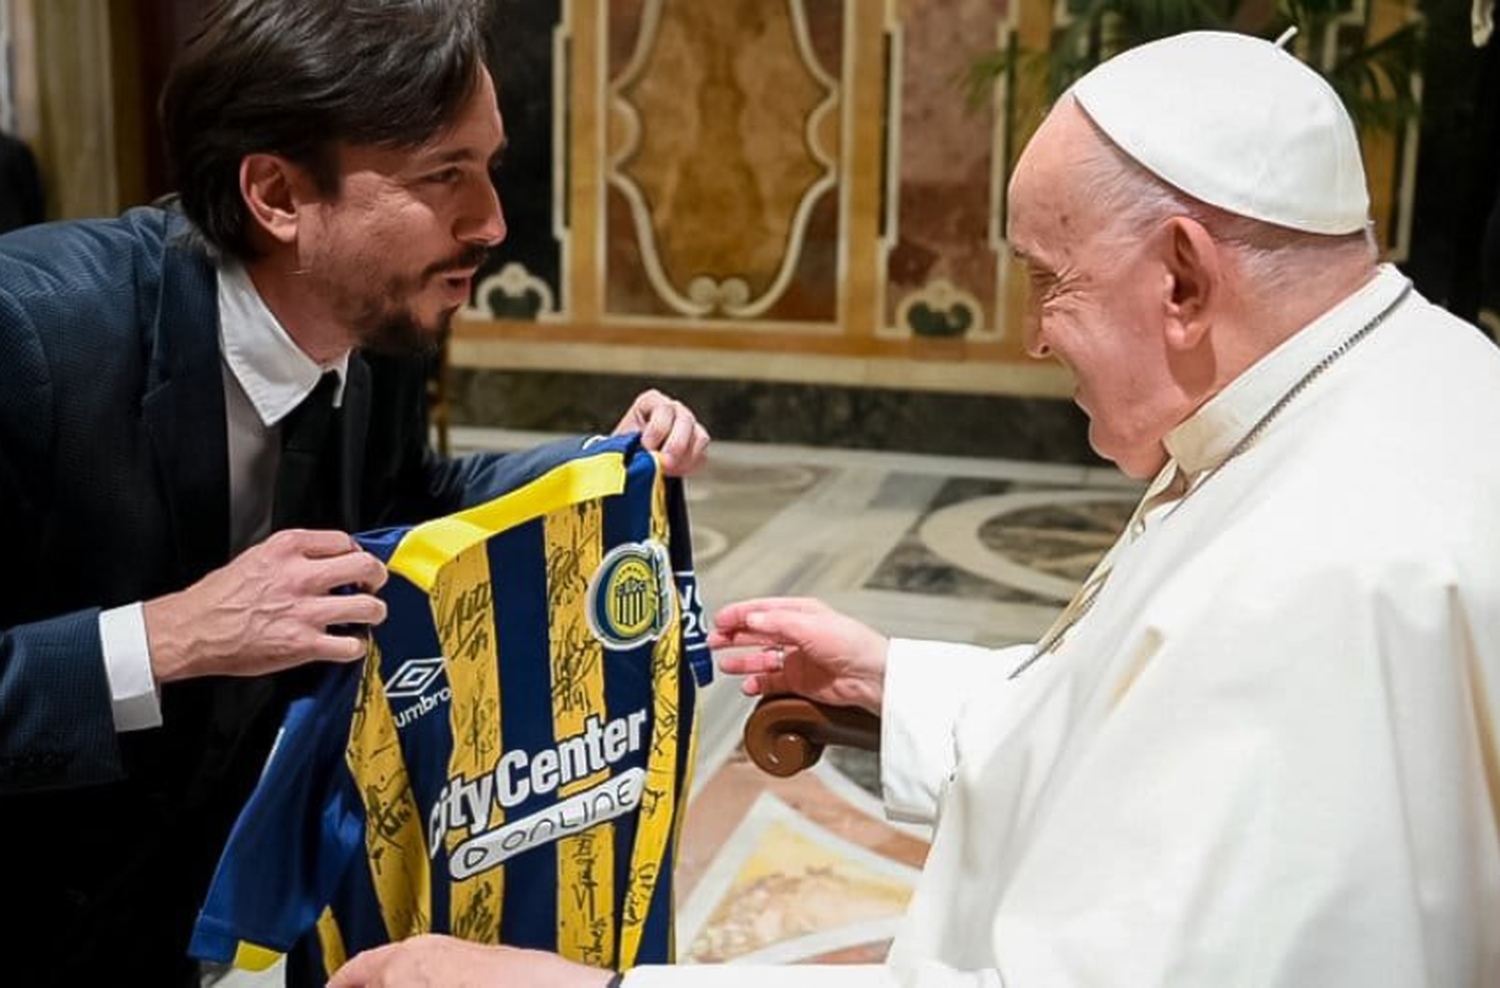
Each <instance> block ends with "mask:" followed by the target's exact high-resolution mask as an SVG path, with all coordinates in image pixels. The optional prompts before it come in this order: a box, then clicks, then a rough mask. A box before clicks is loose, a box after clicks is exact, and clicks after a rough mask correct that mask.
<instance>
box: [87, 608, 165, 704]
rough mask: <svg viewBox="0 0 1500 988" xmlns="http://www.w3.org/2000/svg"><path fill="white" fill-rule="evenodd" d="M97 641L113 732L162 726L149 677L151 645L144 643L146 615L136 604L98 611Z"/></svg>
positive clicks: (154, 680)
mask: <svg viewBox="0 0 1500 988" xmlns="http://www.w3.org/2000/svg"><path fill="white" fill-rule="evenodd" d="M99 640H100V642H101V643H103V646H104V672H105V674H106V675H107V676H108V677H109V696H110V700H111V702H112V703H113V712H114V716H115V731H116V732H117V733H122V734H123V733H124V732H126V731H142V730H145V729H147V728H151V727H160V726H161V700H160V698H159V697H158V696H157V695H156V677H155V676H153V675H151V645H150V643H149V642H148V641H147V640H146V613H145V609H144V607H143V606H142V605H141V604H140V603H139V602H137V603H134V604H126V605H125V606H124V607H116V608H114V609H112V610H108V611H100V612H99Z"/></svg>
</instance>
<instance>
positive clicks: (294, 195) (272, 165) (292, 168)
mask: <svg viewBox="0 0 1500 988" xmlns="http://www.w3.org/2000/svg"><path fill="white" fill-rule="evenodd" d="M312 188H313V183H312V177H311V176H310V175H308V174H307V171H306V170H305V169H303V168H302V166H300V165H297V164H295V163H293V162H291V161H289V160H287V159H286V158H283V157H281V156H280V155H277V154H247V155H246V156H245V157H244V160H242V161H241V162H240V195H241V196H242V197H244V200H245V208H246V209H247V210H248V211H249V213H250V219H251V222H252V224H253V225H254V226H256V227H258V228H259V229H260V231H261V233H262V234H263V235H265V236H267V237H269V238H271V239H272V240H274V241H276V242H277V243H282V244H291V243H295V242H296V240H297V229H298V225H299V223H300V222H301V220H302V218H303V210H305V209H307V208H308V206H309V204H310V202H311V198H310V196H309V193H310V192H311V190H312Z"/></svg>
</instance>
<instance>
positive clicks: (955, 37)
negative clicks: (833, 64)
mask: <svg viewBox="0 0 1500 988" xmlns="http://www.w3.org/2000/svg"><path fill="white" fill-rule="evenodd" d="M1009 7H1010V4H1009V3H1008V2H1007V0H888V3H887V10H888V15H889V17H890V20H889V24H888V30H889V32H890V38H891V44H890V59H889V62H890V76H889V93H890V95H889V101H890V102H889V105H890V109H889V116H890V126H889V128H888V130H887V151H886V157H887V160H888V161H889V163H890V164H889V166H888V170H887V179H886V184H887V188H888V189H889V190H890V192H889V193H888V195H887V203H886V213H885V235H884V236H883V238H882V240H883V244H884V248H885V251H886V258H885V278H886V286H885V313H886V314H885V323H884V326H883V333H884V334H885V335H889V336H897V337H901V336H929V337H952V336H963V337H967V338H969V339H972V340H985V339H995V338H998V337H999V336H1000V334H1001V329H1002V325H1003V322H1004V314H1003V304H1004V300H1003V289H1002V284H1001V281H1002V278H1003V274H1004V267H1005V257H1004V254H1003V243H1002V238H1003V234H1004V231H1003V230H1002V229H1001V228H1000V221H1001V203H1000V199H999V197H1000V195H1001V194H1002V192H1003V188H1004V186H1003V184H1002V178H1003V172H1004V169H1003V168H1000V169H997V167H996V164H997V160H998V159H999V158H1001V157H1003V155H1004V147H1005V143H1006V134H1005V130H1004V123H1005V120H1006V114H1005V106H1004V103H1003V102H1002V101H1003V100H1004V99H1005V98H1006V95H1007V93H1006V91H1005V89H1004V88H1003V87H1001V86H996V87H994V89H993V91H992V93H993V95H992V98H991V99H990V100H989V101H987V102H984V103H982V104H979V105H971V104H970V103H969V102H968V101H967V100H966V99H965V97H964V95H963V93H962V90H961V86H960V80H961V78H962V73H963V70H964V69H965V68H966V67H967V66H968V65H969V64H971V63H972V62H973V61H974V60H975V59H977V58H978V57H979V56H980V55H982V54H983V53H984V52H986V51H988V50H990V49H992V48H994V47H995V46H996V45H997V44H998V43H1000V39H1001V38H1002V36H1003V32H1004V30H1005V29H1006V27H1007V26H1008V25H1007V21H1006V11H1007V8H1009Z"/></svg>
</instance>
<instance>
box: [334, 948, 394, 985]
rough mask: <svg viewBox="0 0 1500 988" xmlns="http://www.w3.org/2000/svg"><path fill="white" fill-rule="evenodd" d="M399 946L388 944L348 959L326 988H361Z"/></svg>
mask: <svg viewBox="0 0 1500 988" xmlns="http://www.w3.org/2000/svg"><path fill="white" fill-rule="evenodd" d="M400 946H401V945H400V944H399V943H388V944H385V945H384V946H381V947H375V948H373V949H371V950H366V951H365V952H364V953H362V954H359V955H357V956H355V957H352V958H350V959H349V960H348V961H345V962H344V966H343V967H341V968H339V969H338V970H337V971H335V972H334V974H333V977H332V978H330V979H329V981H328V988H362V986H363V985H366V984H368V983H369V982H370V979H372V978H374V977H375V976H376V975H377V974H378V973H379V972H380V969H381V968H382V967H383V966H384V965H385V963H386V960H387V959H388V957H389V956H390V955H391V954H392V953H394V952H395V951H396V949H397V948H398V947H400Z"/></svg>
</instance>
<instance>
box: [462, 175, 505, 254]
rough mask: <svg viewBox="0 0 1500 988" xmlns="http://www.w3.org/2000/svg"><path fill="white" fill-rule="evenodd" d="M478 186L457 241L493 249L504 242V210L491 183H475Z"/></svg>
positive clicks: (498, 195) (498, 194)
mask: <svg viewBox="0 0 1500 988" xmlns="http://www.w3.org/2000/svg"><path fill="white" fill-rule="evenodd" d="M476 184H477V185H479V186H480V188H479V189H478V190H477V193H476V194H475V196H474V197H473V200H472V202H473V205H472V209H471V211H470V212H469V216H468V221H467V223H466V224H465V227H464V228H463V229H462V230H460V231H459V239H460V240H464V241H467V242H469V243H479V244H483V245H485V246H486V247H494V246H496V245H498V244H499V243H501V242H502V241H504V240H505V234H506V227H505V210H504V209H503V208H502V207H501V205H500V193H499V192H497V191H495V185H494V183H493V182H491V181H488V180H486V181H484V182H480V183H476Z"/></svg>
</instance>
